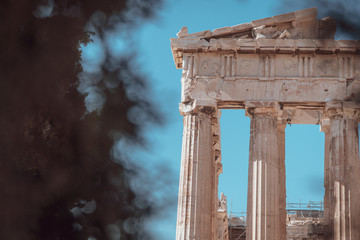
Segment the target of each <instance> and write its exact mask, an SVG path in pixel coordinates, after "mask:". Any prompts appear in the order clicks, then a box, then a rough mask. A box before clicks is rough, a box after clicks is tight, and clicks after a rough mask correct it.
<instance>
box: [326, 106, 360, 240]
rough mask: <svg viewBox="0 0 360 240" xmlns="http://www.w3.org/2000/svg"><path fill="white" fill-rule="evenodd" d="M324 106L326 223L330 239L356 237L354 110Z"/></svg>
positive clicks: (359, 214)
mask: <svg viewBox="0 0 360 240" xmlns="http://www.w3.org/2000/svg"><path fill="white" fill-rule="evenodd" d="M342 105H343V104H342V103H341V104H340V106H338V105H333V106H330V107H327V109H326V114H327V116H328V117H329V118H330V132H329V138H330V139H329V141H330V143H329V177H328V179H329V198H330V199H329V209H330V210H329V226H328V229H327V236H328V239H330V240H355V239H360V225H359V218H360V211H359V210H360V198H359V197H360V195H359V193H360V187H359V186H360V181H359V180H360V177H359V176H360V171H359V170H360V162H359V136H358V111H356V110H355V109H346V108H344V107H342Z"/></svg>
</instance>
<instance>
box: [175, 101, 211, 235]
mask: <svg viewBox="0 0 360 240" xmlns="http://www.w3.org/2000/svg"><path fill="white" fill-rule="evenodd" d="M185 108H186V107H185ZM215 112H216V109H215V108H214V107H208V106H196V107H192V108H191V109H190V110H186V111H182V113H183V114H184V133H183V147H182V156H181V170H180V171H181V172H180V184H179V199H178V215H177V228H176V239H177V240H185V239H186V240H190V239H191V240H205V239H212V238H213V236H214V233H213V228H212V226H214V223H213V221H215V219H214V217H215V216H214V188H215V186H214V185H215V179H214V178H215V176H214V173H215V162H214V156H213V149H212V138H213V134H212V129H211V124H212V117H213V115H214V113H215Z"/></svg>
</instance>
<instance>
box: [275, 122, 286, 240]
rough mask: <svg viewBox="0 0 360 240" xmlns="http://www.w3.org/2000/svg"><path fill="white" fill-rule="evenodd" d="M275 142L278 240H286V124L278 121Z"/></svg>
mask: <svg viewBox="0 0 360 240" xmlns="http://www.w3.org/2000/svg"><path fill="white" fill-rule="evenodd" d="M277 127H278V128H277V140H278V151H279V167H280V173H279V187H280V195H279V211H280V212H279V217H280V239H286V215H287V212H286V168H285V128H286V124H283V123H282V122H281V121H278V125H277Z"/></svg>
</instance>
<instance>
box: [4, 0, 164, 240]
mask: <svg viewBox="0 0 360 240" xmlns="http://www.w3.org/2000/svg"><path fill="white" fill-rule="evenodd" d="M158 6H159V1H158V0H147V1H146V0H118V1H116V0H102V1H99V0H86V1H85V0H48V1H42V0H16V1H15V0H1V1H0V21H1V23H0V154H1V155H0V226H1V227H0V239H6V240H19V239H26V240H33V239H49V240H51V239H54V240H55V239H56V240H63V239H64V240H65V239H66V240H71V239H98V240H99V239H120V236H121V240H123V239H151V238H150V237H149V236H147V235H146V233H145V232H144V231H143V230H142V226H141V221H142V218H143V217H144V216H147V215H149V214H151V213H152V207H151V204H150V203H148V202H147V199H143V197H142V196H137V195H136V194H135V193H134V192H133V191H132V190H131V189H130V187H129V183H128V179H129V176H134V175H136V174H137V172H136V170H135V168H130V167H128V166H126V165H124V164H122V159H121V154H120V156H119V154H111V153H112V152H113V151H112V149H113V144H114V142H116V141H118V140H119V139H127V141H131V142H133V143H134V144H138V143H142V136H141V131H140V130H141V127H140V125H141V123H142V122H143V121H149V122H154V123H156V122H159V119H157V118H156V117H155V116H156V114H153V113H154V112H156V111H155V110H154V109H153V106H152V104H151V103H150V101H149V100H148V99H147V98H146V97H145V95H142V94H140V93H143V92H146V84H145V81H144V77H143V76H142V75H141V74H140V73H139V72H138V71H137V70H134V65H133V62H134V61H133V59H129V58H126V57H123V58H121V57H120V58H117V59H116V61H114V60H112V59H111V57H110V54H109V53H108V52H107V53H106V60H105V61H104V63H103V64H102V66H101V69H100V73H101V75H100V80H98V81H97V82H96V87H97V89H100V90H101V94H100V95H101V96H102V98H103V101H104V104H103V105H102V106H101V109H97V111H89V109H86V106H85V103H84V100H85V98H86V97H87V95H86V94H81V93H79V91H78V87H79V77H78V76H80V75H79V74H80V73H81V72H82V66H81V59H80V57H81V52H80V51H79V48H80V44H86V43H89V41H90V39H91V35H92V33H91V32H90V31H87V29H89V28H87V26H88V24H89V19H90V20H91V21H93V26H94V27H93V29H95V30H96V31H95V32H96V34H98V36H99V37H100V38H102V37H104V36H103V35H102V33H103V32H104V31H105V30H106V29H111V28H112V27H114V26H117V25H119V24H120V25H121V26H130V25H131V26H136V24H138V23H139V20H144V19H148V18H151V17H152V16H154V10H155V9H156V8H157V7H158ZM94 16H95V17H94ZM98 16H101V18H100V20H101V21H100V20H99V17H98ZM94 19H95V20H94ZM91 21H90V22H91ZM94 21H95V22H94ZM125 29H126V28H125ZM88 77H91V76H88ZM109 83H112V84H109ZM109 86H110V87H109ZM129 88H131V89H132V91H133V94H132V95H130V94H129V92H128V89H129ZM134 89H135V90H134ZM134 91H135V92H134ZM137 93H139V94H137ZM87 94H88V93H87ZM133 109H137V111H135V113H136V114H135V116H134V114H132V117H129V116H130V115H129V112H131V111H132V112H134V111H133ZM138 116H141V117H140V118H139V119H137V117H138ZM118 151H124V152H126V151H128V149H121V150H118ZM139 198H141V199H140V200H141V201H139ZM134 200H137V202H142V204H135V203H134Z"/></svg>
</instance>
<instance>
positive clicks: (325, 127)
mask: <svg viewBox="0 0 360 240" xmlns="http://www.w3.org/2000/svg"><path fill="white" fill-rule="evenodd" d="M321 132H323V133H324V134H325V146H324V188H325V195H324V225H325V238H326V239H329V238H331V236H329V231H328V229H329V226H330V225H331V224H330V209H331V205H330V204H331V201H332V199H333V197H332V195H331V193H332V191H330V188H331V184H330V183H331V172H330V169H331V165H332V164H331V162H330V158H329V152H330V119H328V118H324V119H323V120H322V121H321Z"/></svg>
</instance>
